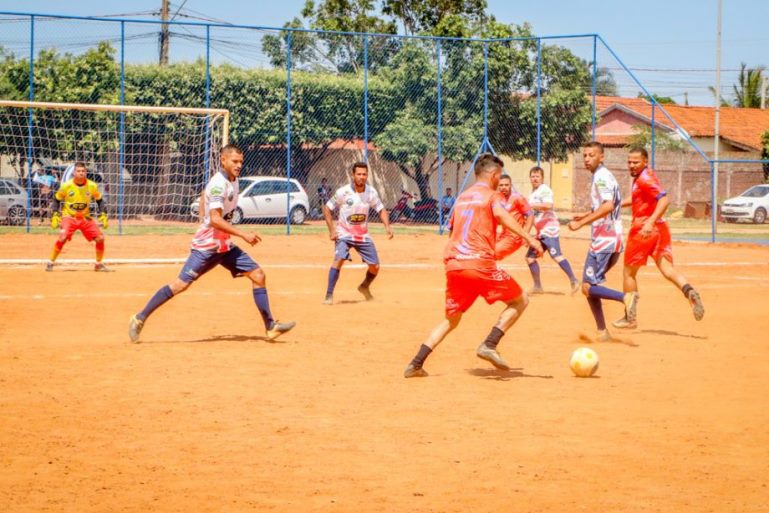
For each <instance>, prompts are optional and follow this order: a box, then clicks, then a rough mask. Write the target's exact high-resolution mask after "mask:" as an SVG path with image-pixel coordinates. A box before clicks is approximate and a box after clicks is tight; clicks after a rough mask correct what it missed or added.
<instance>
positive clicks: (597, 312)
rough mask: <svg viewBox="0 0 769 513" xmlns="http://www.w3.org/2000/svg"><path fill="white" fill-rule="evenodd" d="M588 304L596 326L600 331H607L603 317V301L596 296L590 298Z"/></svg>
mask: <svg viewBox="0 0 769 513" xmlns="http://www.w3.org/2000/svg"><path fill="white" fill-rule="evenodd" d="M587 304H588V305H590V311H591V312H592V313H593V317H594V318H595V325H596V327H597V328H598V330H599V331H601V330H605V329H606V319H605V318H604V316H603V306H602V305H601V300H600V299H599V298H597V297H594V296H588V298H587Z"/></svg>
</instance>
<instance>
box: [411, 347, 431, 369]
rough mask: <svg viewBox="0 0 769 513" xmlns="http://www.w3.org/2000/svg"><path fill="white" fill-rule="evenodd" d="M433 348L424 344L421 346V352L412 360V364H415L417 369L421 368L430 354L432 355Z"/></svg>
mask: <svg viewBox="0 0 769 513" xmlns="http://www.w3.org/2000/svg"><path fill="white" fill-rule="evenodd" d="M432 352H433V350H432V349H430V348H429V347H427V346H426V345H424V344H422V345H421V346H419V352H418V353H417V355H416V356H415V357H414V359H413V360H411V365H413V366H414V368H415V369H421V368H422V365H424V363H425V360H426V359H427V357H428V356H430V353H432Z"/></svg>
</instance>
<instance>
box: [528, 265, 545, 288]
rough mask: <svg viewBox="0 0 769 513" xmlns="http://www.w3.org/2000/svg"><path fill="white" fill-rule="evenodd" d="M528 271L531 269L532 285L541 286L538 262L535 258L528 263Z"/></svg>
mask: <svg viewBox="0 0 769 513" xmlns="http://www.w3.org/2000/svg"><path fill="white" fill-rule="evenodd" d="M529 271H531V277H532V278H533V279H534V286H535V287H537V288H540V289H541V288H542V282H541V281H540V277H539V262H537V261H536V260H535V261H534V262H532V263H530V264H529Z"/></svg>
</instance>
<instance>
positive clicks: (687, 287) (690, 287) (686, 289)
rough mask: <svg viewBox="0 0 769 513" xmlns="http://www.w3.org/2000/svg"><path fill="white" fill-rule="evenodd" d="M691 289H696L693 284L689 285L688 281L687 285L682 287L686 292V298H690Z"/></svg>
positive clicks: (682, 290)
mask: <svg viewBox="0 0 769 513" xmlns="http://www.w3.org/2000/svg"><path fill="white" fill-rule="evenodd" d="M690 290H694V287H692V286H691V285H689V284H688V283H687V284H686V285H684V286H683V287H681V292H683V293H684V297H685V298H686V299H689V291H690Z"/></svg>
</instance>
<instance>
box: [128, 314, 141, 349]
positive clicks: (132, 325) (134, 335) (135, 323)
mask: <svg viewBox="0 0 769 513" xmlns="http://www.w3.org/2000/svg"><path fill="white" fill-rule="evenodd" d="M143 327H144V321H140V320H139V319H138V318H137V317H136V316H135V315H132V316H131V320H130V321H128V338H130V339H131V342H134V343H136V342H138V341H139V335H140V334H141V332H142V328H143Z"/></svg>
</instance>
